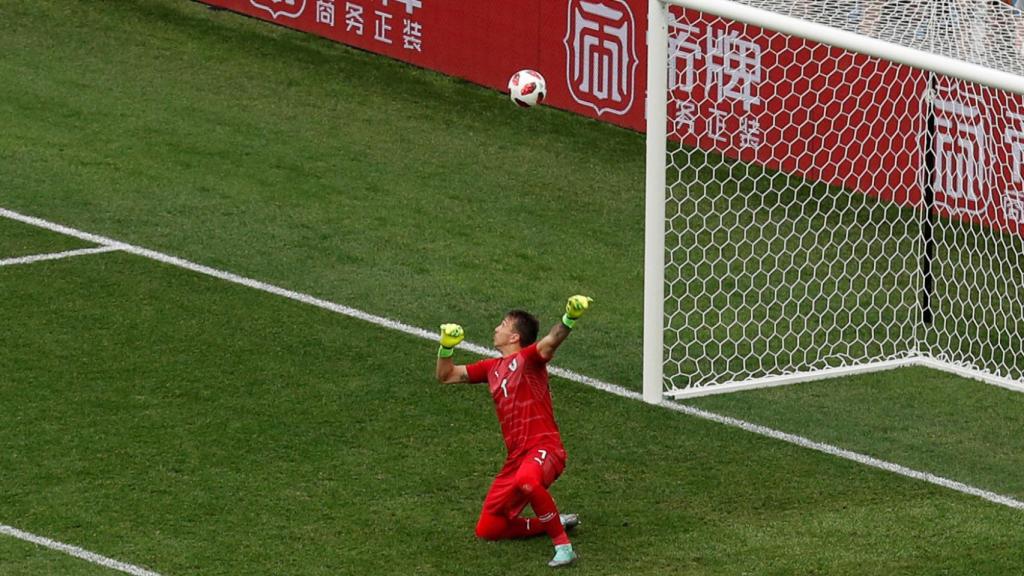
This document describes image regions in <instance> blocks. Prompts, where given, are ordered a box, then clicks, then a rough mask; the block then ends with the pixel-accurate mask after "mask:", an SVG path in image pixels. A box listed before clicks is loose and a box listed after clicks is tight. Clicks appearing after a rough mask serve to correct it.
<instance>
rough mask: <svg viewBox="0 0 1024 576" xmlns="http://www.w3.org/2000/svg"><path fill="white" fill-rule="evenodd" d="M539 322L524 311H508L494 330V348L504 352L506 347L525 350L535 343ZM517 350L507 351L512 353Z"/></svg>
mask: <svg viewBox="0 0 1024 576" xmlns="http://www.w3.org/2000/svg"><path fill="white" fill-rule="evenodd" d="M538 330H540V322H538V321H537V318H536V317H535V316H534V315H533V314H530V313H529V312H527V311H525V310H510V311H509V313H508V314H505V317H504V318H502V320H501V324H498V325H497V326H496V327H495V328H494V347H495V348H497V349H498V350H501V351H502V352H506V350H505V348H507V347H513V346H514V347H518V348H525V347H527V346H529V345H530V344H533V343H534V342H536V341H537V331H538ZM518 348H513V349H512V350H508V351H509V352H511V351H514V350H516V349H518Z"/></svg>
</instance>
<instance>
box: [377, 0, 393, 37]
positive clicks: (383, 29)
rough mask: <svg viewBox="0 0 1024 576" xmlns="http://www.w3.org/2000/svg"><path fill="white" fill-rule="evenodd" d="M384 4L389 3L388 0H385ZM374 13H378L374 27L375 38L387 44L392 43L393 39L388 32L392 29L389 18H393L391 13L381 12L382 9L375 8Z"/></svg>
mask: <svg viewBox="0 0 1024 576" xmlns="http://www.w3.org/2000/svg"><path fill="white" fill-rule="evenodd" d="M384 5H385V6H386V5H387V0H384ZM373 13H374V14H376V15H377V21H376V22H375V23H374V27H373V29H374V33H373V39H374V40H376V41H378V42H383V43H385V44H391V39H390V38H388V32H389V31H390V30H391V25H390V24H388V20H391V14H388V13H387V12H381V11H380V10H375V11H374V12H373Z"/></svg>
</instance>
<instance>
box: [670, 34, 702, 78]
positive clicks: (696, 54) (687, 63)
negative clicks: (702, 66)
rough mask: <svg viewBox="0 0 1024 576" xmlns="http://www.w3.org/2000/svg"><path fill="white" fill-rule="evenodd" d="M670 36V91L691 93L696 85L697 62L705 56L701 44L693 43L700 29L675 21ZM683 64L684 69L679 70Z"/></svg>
mask: <svg viewBox="0 0 1024 576" xmlns="http://www.w3.org/2000/svg"><path fill="white" fill-rule="evenodd" d="M671 28H672V31H671V32H670V33H669V36H668V87H669V90H682V91H683V92H689V91H690V90H691V89H693V86H694V84H696V82H697V80H696V76H697V65H696V63H697V60H700V59H701V58H702V57H703V55H702V54H701V51H700V44H697V43H696V42H693V41H691V38H696V36H697V35H698V33H699V31H700V30H699V29H698V28H697V27H696V26H695V25H693V24H687V23H685V22H681V21H678V20H677V21H675V22H673V23H672V25H671ZM680 61H681V62H682V69H681V70H679V69H677V67H678V64H679V63H680Z"/></svg>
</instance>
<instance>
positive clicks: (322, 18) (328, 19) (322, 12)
mask: <svg viewBox="0 0 1024 576" xmlns="http://www.w3.org/2000/svg"><path fill="white" fill-rule="evenodd" d="M316 21H317V22H318V23H320V24H327V25H328V26H332V27H333V26H334V0H316Z"/></svg>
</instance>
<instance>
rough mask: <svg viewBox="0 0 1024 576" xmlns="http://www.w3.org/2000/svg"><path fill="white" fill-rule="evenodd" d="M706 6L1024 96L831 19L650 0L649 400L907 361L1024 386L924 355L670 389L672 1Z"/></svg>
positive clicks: (1016, 81)
mask: <svg viewBox="0 0 1024 576" xmlns="http://www.w3.org/2000/svg"><path fill="white" fill-rule="evenodd" d="M669 4H671V5H675V6H680V7H683V8H687V9H692V10H696V11H699V12H704V13H707V14H710V15H713V16H718V17H722V18H727V19H730V20H733V21H736V22H741V23H745V24H751V25H754V26H757V27H760V28H763V29H767V30H772V31H775V32H781V33H785V34H789V35H792V36H796V37H800V38H804V39H807V40H811V41H815V42H819V43H822V44H826V45H830V46H834V47H837V48H841V49H845V50H848V51H851V52H856V53H860V54H864V55H867V56H872V57H877V58H881V59H885V60H888V61H892V62H895V63H898V64H905V65H908V66H911V67H914V68H917V69H921V70H925V71H931V72H935V73H938V74H942V75H945V76H949V77H954V78H959V79H961V80H965V81H969V82H973V83H977V84H980V85H984V86H988V87H992V88H997V89H1001V90H1005V91H1008V92H1012V93H1015V94H1022V95H1024V77H1020V76H1017V75H1014V74H1010V73H1006V72H1001V71H997V70H993V69H990V68H986V67H983V66H979V65H976V64H971V63H968V62H964V61H960V60H956V59H953V58H949V57H945V56H942V55H938V54H932V53H928V52H925V51H921V50H917V49H914V48H909V47H906V46H901V45H897V44H893V43H889V42H886V41H883V40H879V39H875V38H870V37H866V36H862V35H860V34H856V33H853V32H849V31H844V30H840V29H836V28H832V27H829V26H826V25H823V24H818V23H814V22H810V21H805V20H801V19H798V18H794V17H791V16H786V15H781V14H776V13H773V12H768V11H765V10H761V9H759V8H755V7H752V6H747V5H744V4H741V3H739V2H735V1H732V0H649V10H648V30H647V32H648V33H647V47H648V53H647V82H648V93H647V119H646V121H647V152H646V154H647V163H646V199H645V255H644V260H645V262H644V345H643V398H644V400H645V401H646V402H648V403H659V402H661V401H663V399H664V397H665V396H671V397H674V398H685V397H694V396H702V395H707V394H717V393H723V392H731V391H735V390H742V389H751V388H763V387H770V386H779V385H784V384H791V383H797V382H807V381H811V380H819V379H825V378H833V377H839V376H848V375H852V374H860V373H866V372H875V371H880V370H889V369H893V368H899V367H904V366H925V367H928V368H932V369H936V370H942V371H946V372H951V373H954V374H957V375H960V376H963V377H966V378H972V379H976V380H981V381H983V382H986V383H989V384H994V385H997V386H1001V387H1004V388H1008V389H1011V390H1016V391H1024V383H1022V382H1020V381H1017V380H1011V379H1008V378H1003V377H1000V376H997V375H993V374H991V373H988V372H985V371H981V370H976V369H973V368H968V367H963V366H959V365H956V364H953V363H950V362H946V361H943V360H938V359H935V358H932V357H930V356H927V355H925V354H923V353H917V354H916V355H910V356H908V357H906V358H900V359H897V360H886V361H880V362H868V363H864V364H860V365H855V366H846V367H841V368H826V369H821V370H815V371H808V372H796V373H792V374H785V375H780V376H768V377H762V378H755V379H751V380H743V381H738V382H722V383H716V384H715V385H713V386H707V387H704V386H701V387H695V388H693V389H683V390H675V391H672V392H666V391H665V388H664V386H665V373H664V370H665V280H666V274H665V264H666V260H665V235H666V206H665V204H666V177H665V169H666V154H667V139H668V129H667V121H668V117H667V116H668V114H667V107H668V97H667V92H668V90H667V88H668V86H667V84H668V82H667V74H666V70H667V66H668V26H669V17H668V5H669Z"/></svg>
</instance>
